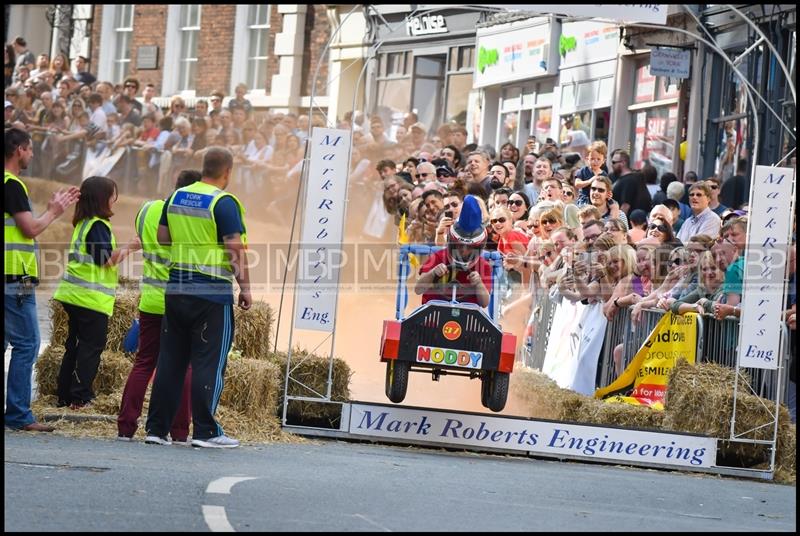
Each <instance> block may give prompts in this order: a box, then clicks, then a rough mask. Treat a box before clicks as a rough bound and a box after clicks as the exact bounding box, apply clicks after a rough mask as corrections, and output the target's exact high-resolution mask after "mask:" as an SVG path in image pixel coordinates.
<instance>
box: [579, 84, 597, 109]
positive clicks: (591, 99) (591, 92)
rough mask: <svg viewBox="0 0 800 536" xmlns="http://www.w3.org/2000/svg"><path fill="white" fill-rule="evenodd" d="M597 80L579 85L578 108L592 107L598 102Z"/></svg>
mask: <svg viewBox="0 0 800 536" xmlns="http://www.w3.org/2000/svg"><path fill="white" fill-rule="evenodd" d="M597 86H598V83H597V80H589V81H587V82H581V83H580V84H578V99H577V103H576V107H577V108H585V107H587V106H592V105H593V104H594V103H595V101H596V100H597Z"/></svg>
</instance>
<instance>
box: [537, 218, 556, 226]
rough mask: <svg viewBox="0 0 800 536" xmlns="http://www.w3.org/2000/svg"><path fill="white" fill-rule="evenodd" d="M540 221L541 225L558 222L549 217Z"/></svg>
mask: <svg viewBox="0 0 800 536" xmlns="http://www.w3.org/2000/svg"><path fill="white" fill-rule="evenodd" d="M540 221H541V222H542V225H554V224H556V223H558V222H557V221H556V220H550V219H544V220H540Z"/></svg>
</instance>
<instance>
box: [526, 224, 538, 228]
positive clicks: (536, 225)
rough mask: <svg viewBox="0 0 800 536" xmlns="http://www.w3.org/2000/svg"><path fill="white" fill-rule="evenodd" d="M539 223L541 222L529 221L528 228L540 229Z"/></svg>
mask: <svg viewBox="0 0 800 536" xmlns="http://www.w3.org/2000/svg"><path fill="white" fill-rule="evenodd" d="M539 225H540V224H538V223H529V224H528V229H538V228H539Z"/></svg>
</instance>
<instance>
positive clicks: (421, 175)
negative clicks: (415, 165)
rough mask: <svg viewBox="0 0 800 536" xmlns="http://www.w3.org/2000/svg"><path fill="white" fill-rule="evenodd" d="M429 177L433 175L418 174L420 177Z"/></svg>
mask: <svg viewBox="0 0 800 536" xmlns="http://www.w3.org/2000/svg"><path fill="white" fill-rule="evenodd" d="M431 175H433V173H420V174H419V176H420V177H430V176H431Z"/></svg>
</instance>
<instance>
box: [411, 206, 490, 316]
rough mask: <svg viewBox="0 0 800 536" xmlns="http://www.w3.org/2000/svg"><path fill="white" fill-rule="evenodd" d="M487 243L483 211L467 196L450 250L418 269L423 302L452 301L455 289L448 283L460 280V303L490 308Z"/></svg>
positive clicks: (452, 233) (452, 229) (450, 238)
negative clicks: (484, 247)
mask: <svg viewBox="0 0 800 536" xmlns="http://www.w3.org/2000/svg"><path fill="white" fill-rule="evenodd" d="M485 243H486V230H485V229H484V226H483V223H482V217H481V209H480V207H479V206H478V202H477V201H476V200H475V198H474V197H473V196H471V195H468V196H466V197H465V198H464V204H463V206H462V208H461V214H460V215H459V218H458V221H457V222H456V223H455V224H453V225H451V226H450V230H449V232H448V233H447V247H446V248H444V249H442V250H440V251H437V252H436V253H434V254H433V255H431V256H430V257H428V260H427V261H426V262H425V264H423V265H422V267H421V268H420V269H419V279H417V284H416V286H415V287H414V292H416V293H417V294H422V303H427V302H428V301H429V300H445V301H450V299H451V297H452V290H451V289H450V287H449V285H448V283H450V282H452V281H457V282H458V283H459V285H458V288H457V290H456V300H457V301H459V302H467V303H476V304H478V305H480V306H481V307H487V306H488V305H489V293H490V291H491V288H492V267H491V265H490V264H489V262H488V261H486V259H484V258H483V257H481V251H483V246H484V244H485Z"/></svg>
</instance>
